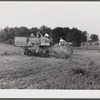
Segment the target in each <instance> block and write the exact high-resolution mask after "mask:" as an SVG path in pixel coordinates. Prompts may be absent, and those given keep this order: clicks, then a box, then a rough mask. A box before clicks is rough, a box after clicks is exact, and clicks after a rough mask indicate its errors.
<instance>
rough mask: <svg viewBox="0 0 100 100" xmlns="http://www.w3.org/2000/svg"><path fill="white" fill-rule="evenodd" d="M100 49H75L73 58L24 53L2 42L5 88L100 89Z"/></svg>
mask: <svg viewBox="0 0 100 100" xmlns="http://www.w3.org/2000/svg"><path fill="white" fill-rule="evenodd" d="M99 59H100V52H97V51H91V50H88V51H86V50H74V54H73V56H72V57H71V58H69V59H59V58H53V57H50V58H43V57H33V56H25V55H23V50H22V49H21V48H18V47H14V46H10V45H5V44H0V88H1V89H100V63H99Z"/></svg>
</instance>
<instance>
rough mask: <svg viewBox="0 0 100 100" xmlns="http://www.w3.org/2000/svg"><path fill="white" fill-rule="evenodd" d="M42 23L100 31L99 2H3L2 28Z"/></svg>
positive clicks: (0, 22)
mask: <svg viewBox="0 0 100 100" xmlns="http://www.w3.org/2000/svg"><path fill="white" fill-rule="evenodd" d="M42 25H46V26H48V27H51V28H55V27H58V26H59V27H69V28H73V27H76V28H78V29H80V30H82V31H87V32H88V33H89V34H98V35H100V2H68V1H67V2H10V1H9V2H0V28H4V27H5V26H9V27H16V26H18V27H20V26H26V27H28V28H31V27H40V26H42Z"/></svg>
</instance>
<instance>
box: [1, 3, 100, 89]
mask: <svg viewBox="0 0 100 100" xmlns="http://www.w3.org/2000/svg"><path fill="white" fill-rule="evenodd" d="M99 61H100V2H92V1H91V2H77V1H76V2H74V1H73V2H69V1H66V2H61V1H60V2H52V1H48V2H47V1H42V2H41V1H38V2H36V1H30V2H28V1H23V2H21V1H0V90H2V89H7V90H9V89H18V90H20V89H27V90H29V89H31V90H99V89H100V62H99Z"/></svg>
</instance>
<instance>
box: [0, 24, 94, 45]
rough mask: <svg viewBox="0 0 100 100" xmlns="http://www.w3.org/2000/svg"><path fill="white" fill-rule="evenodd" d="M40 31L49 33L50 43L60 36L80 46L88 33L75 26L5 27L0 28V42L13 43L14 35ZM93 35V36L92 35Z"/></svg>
mask: <svg viewBox="0 0 100 100" xmlns="http://www.w3.org/2000/svg"><path fill="white" fill-rule="evenodd" d="M37 31H40V32H41V34H42V35H44V34H45V33H47V34H49V36H50V39H51V40H52V44H56V43H59V40H60V37H62V38H63V39H64V40H66V41H67V42H72V43H73V45H74V46H80V45H81V43H82V42H86V41H87V36H88V33H87V32H86V31H81V30H79V29H77V28H72V29H70V28H68V27H56V28H54V29H51V28H50V27H47V26H45V25H43V26H41V27H40V28H37V27H32V28H27V27H25V26H23V27H11V28H9V27H5V28H4V29H1V30H0V42H7V43H10V44H13V43H14V38H15V36H25V37H29V36H30V34H31V33H33V34H34V35H36V32H37ZM92 37H93V36H92Z"/></svg>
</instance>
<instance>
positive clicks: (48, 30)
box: [39, 25, 51, 36]
mask: <svg viewBox="0 0 100 100" xmlns="http://www.w3.org/2000/svg"><path fill="white" fill-rule="evenodd" d="M39 30H40V32H41V33H42V35H43V36H44V35H45V33H47V34H49V35H50V36H51V28H49V27H47V26H45V25H42V26H41V27H40V29H39Z"/></svg>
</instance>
